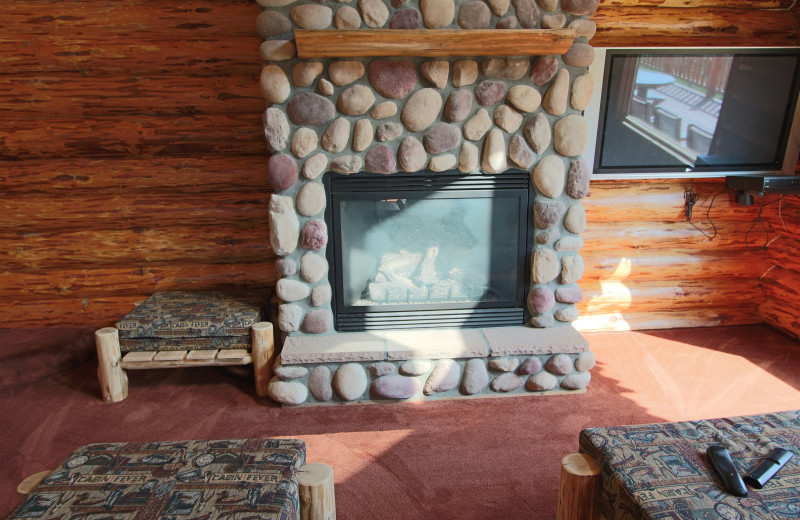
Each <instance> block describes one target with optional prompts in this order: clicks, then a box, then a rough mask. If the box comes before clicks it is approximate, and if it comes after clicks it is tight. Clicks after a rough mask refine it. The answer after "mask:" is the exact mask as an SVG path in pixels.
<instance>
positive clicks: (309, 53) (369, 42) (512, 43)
mask: <svg viewBox="0 0 800 520" xmlns="http://www.w3.org/2000/svg"><path fill="white" fill-rule="evenodd" d="M294 37H295V44H296V45H297V56H298V57H300V58H302V59H309V58H347V57H358V58H360V57H364V56H370V57H371V56H411V57H419V56H424V57H439V56H541V55H561V54H564V53H565V52H567V51H568V50H569V48H570V46H571V45H572V40H573V38H575V31H573V30H572V29H508V30H504V31H498V30H495V29H395V30H391V31H389V30H382V29H376V30H370V29H355V30H334V29H324V30H304V29H296V30H295V31H294Z"/></svg>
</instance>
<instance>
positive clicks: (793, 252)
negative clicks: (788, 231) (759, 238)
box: [766, 236, 800, 272]
mask: <svg viewBox="0 0 800 520" xmlns="http://www.w3.org/2000/svg"><path fill="white" fill-rule="evenodd" d="M766 251H767V253H768V255H769V259H770V263H771V265H777V266H780V267H783V268H784V269H789V270H791V271H796V272H800V240H797V239H795V238H794V237H785V236H779V237H777V238H776V239H775V240H773V241H771V242H770V243H769V247H767V248H766Z"/></svg>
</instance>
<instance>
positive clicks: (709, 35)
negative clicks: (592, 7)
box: [592, 4, 800, 47]
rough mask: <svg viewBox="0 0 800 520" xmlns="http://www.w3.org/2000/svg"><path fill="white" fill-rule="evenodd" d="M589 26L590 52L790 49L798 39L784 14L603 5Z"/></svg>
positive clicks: (794, 23) (792, 20) (797, 30)
mask: <svg viewBox="0 0 800 520" xmlns="http://www.w3.org/2000/svg"><path fill="white" fill-rule="evenodd" d="M738 5H740V4H738ZM592 20H593V21H594V22H595V23H597V33H596V34H595V36H594V38H592V45H594V46H596V47H647V46H656V47H659V46H665V47H669V46H695V47H705V46H720V45H722V46H794V45H797V43H798V39H800V28H798V21H797V19H796V18H795V16H794V15H793V14H792V13H790V12H788V11H785V10H767V9H732V8H729V7H692V8H679V7H651V6H614V5H608V6H603V7H602V8H601V9H598V11H597V12H596V13H595V14H594V15H593V16H592Z"/></svg>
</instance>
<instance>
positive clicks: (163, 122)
mask: <svg viewBox="0 0 800 520" xmlns="http://www.w3.org/2000/svg"><path fill="white" fill-rule="evenodd" d="M259 153H264V154H266V143H265V141H264V137H263V130H262V128H261V114H259V113H254V114H214V115H196V116H181V117H158V116H135V117H126V116H119V117H96V118H90V119H85V118H61V119H53V120H48V121H47V122H46V123H44V124H43V121H41V120H16V121H15V120H8V119H4V120H0V161H7V160H27V159H42V158H53V159H56V158H66V157H82V158H87V157H129V156H136V155H155V156H176V155H191V156H195V157H196V156H203V155H207V154H208V155H218V154H231V155H234V154H236V155H238V154H243V155H256V154H259Z"/></svg>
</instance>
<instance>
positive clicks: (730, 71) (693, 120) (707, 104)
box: [585, 48, 800, 178]
mask: <svg viewBox="0 0 800 520" xmlns="http://www.w3.org/2000/svg"><path fill="white" fill-rule="evenodd" d="M590 72H591V73H592V76H593V77H594V81H595V85H594V89H595V91H594V93H593V96H592V102H591V104H590V105H589V106H588V107H587V109H586V111H585V116H586V118H587V120H588V123H589V129H590V135H589V146H588V149H587V152H586V154H585V159H586V162H587V163H588V164H590V165H592V166H593V167H592V170H593V173H594V174H595V175H596V176H598V177H601V178H666V177H724V176H728V175H736V174H742V175H744V174H748V175H753V174H757V175H780V174H786V175H791V174H794V171H795V167H796V165H797V160H798V144H797V136H796V134H795V131H793V127H797V126H798V123H797V119H798V118H797V115H796V113H795V109H796V107H797V98H798V91H799V90H800V80H799V79H798V78H799V77H800V48H748V49H742V48H724V49H723V48H681V49H678V48H660V49H645V48H637V49H597V53H596V56H595V61H594V63H593V64H592V66H591V67H590ZM795 130H798V129H795Z"/></svg>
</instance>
